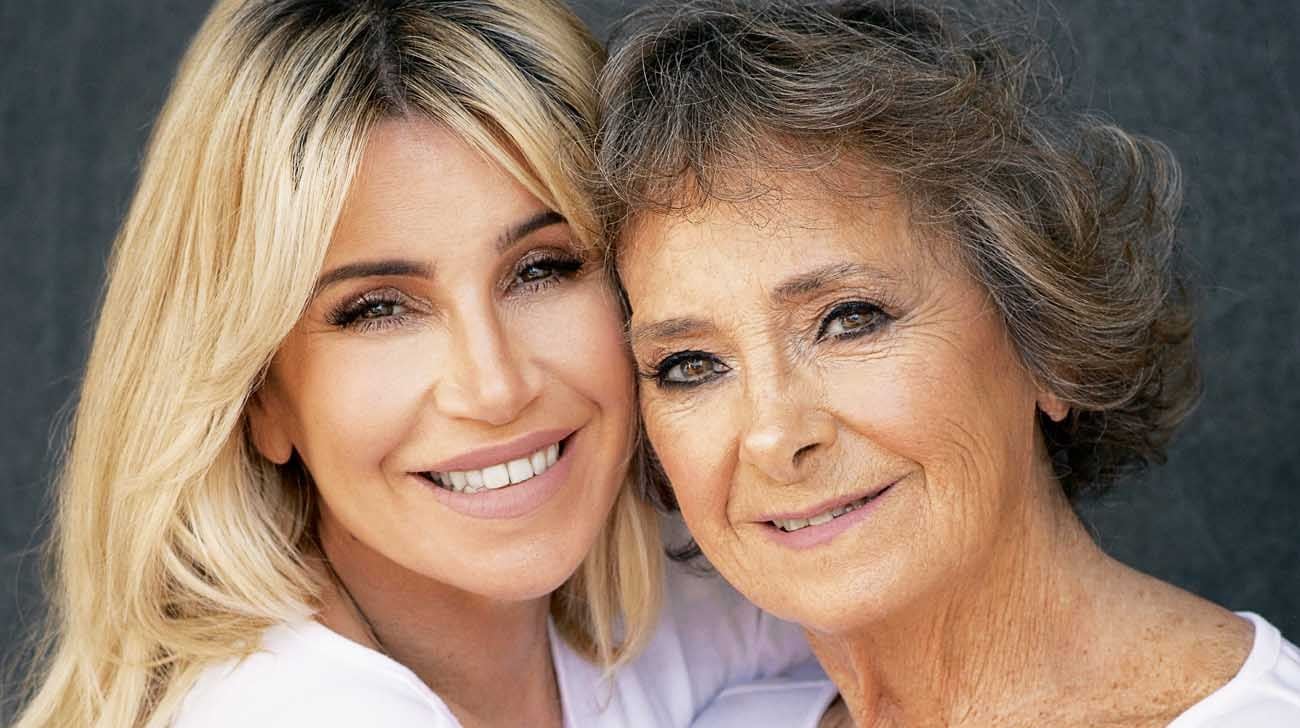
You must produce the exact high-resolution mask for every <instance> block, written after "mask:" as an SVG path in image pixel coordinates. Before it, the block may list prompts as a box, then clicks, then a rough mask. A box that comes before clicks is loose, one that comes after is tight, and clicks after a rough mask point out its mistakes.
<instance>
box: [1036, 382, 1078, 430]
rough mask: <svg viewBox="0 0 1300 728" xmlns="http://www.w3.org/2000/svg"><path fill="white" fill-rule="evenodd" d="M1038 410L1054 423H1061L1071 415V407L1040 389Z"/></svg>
mask: <svg viewBox="0 0 1300 728" xmlns="http://www.w3.org/2000/svg"><path fill="white" fill-rule="evenodd" d="M1037 404H1038V409H1039V411H1040V412H1042V413H1043V414H1045V415H1047V417H1048V418H1049V419H1050V420H1051V421H1052V422H1060V421H1061V420H1063V419H1065V416H1066V415H1068V414H1070V407H1069V405H1067V404H1066V403H1065V402H1062V401H1061V398H1060V397H1058V396H1056V395H1055V394H1052V393H1051V392H1049V391H1047V390H1045V389H1040V390H1038V401H1037Z"/></svg>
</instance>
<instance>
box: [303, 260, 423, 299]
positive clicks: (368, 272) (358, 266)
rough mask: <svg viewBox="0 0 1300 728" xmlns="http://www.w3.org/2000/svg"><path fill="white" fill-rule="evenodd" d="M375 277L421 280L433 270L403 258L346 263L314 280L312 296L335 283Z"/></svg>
mask: <svg viewBox="0 0 1300 728" xmlns="http://www.w3.org/2000/svg"><path fill="white" fill-rule="evenodd" d="M376 276H418V277H421V278H431V277H432V276H433V269H432V268H431V267H429V266H428V265H427V264H425V263H421V262H419V261H415V260H406V259H403V258H387V259H384V260H363V261H358V262H356V263H348V264H347V265H341V266H339V267H337V268H334V269H332V270H330V271H329V272H327V273H324V274H323V275H321V277H320V278H317V279H316V288H315V289H314V290H313V291H312V296H313V297H314V296H316V295H317V294H319V293H320V292H321V291H323V290H325V289H326V288H329V287H330V286H332V285H334V284H335V283H339V282H341V281H346V280H351V279H353V278H373V277H376Z"/></svg>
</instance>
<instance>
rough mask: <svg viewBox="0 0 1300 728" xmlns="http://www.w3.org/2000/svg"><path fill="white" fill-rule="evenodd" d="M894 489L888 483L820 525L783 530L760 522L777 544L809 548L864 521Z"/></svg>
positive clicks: (892, 485)
mask: <svg viewBox="0 0 1300 728" xmlns="http://www.w3.org/2000/svg"><path fill="white" fill-rule="evenodd" d="M893 489H894V484H890V485H888V486H886V487H885V488H884V490H881V491H880V492H879V493H877V494H876V496H875V497H874V498H872V499H871V500H869V501H867V502H866V503H863V504H862V505H861V506H859V507H857V508H854V509H853V510H851V511H849V512H848V513H845V514H844V515H842V516H839V517H837V518H832V519H831V520H830V521H828V522H826V523H823V524H821V525H820V526H804V527H803V528H801V529H799V530H798V531H783V530H781V529H779V528H777V527H776V526H773V525H772V524H771V523H767V524H762V525H763V527H764V528H766V529H767V532H768V535H769V536H771V538H772V540H773V541H776V542H777V543H778V544H780V545H782V546H785V547H787V548H792V549H810V548H814V547H816V546H821V545H822V544H824V543H826V542H827V541H830V540H831V539H833V538H835V537H836V536H838V535H840V534H841V533H844V532H845V531H847V530H848V529H850V528H853V527H854V526H856V525H857V524H859V523H861V522H863V521H865V520H866V519H867V517H868V516H870V515H871V513H872V511H874V510H876V505H877V504H878V503H880V501H882V500H884V498H885V496H887V495H889V492H890V491H891V490H893Z"/></svg>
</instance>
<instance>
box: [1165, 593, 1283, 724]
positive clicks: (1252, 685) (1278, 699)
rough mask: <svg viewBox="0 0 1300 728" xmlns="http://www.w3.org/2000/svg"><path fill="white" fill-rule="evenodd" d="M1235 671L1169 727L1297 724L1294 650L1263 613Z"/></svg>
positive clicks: (1247, 615) (1252, 618)
mask: <svg viewBox="0 0 1300 728" xmlns="http://www.w3.org/2000/svg"><path fill="white" fill-rule="evenodd" d="M1239 614H1240V615H1241V616H1242V617H1244V618H1246V619H1247V620H1249V621H1250V622H1251V623H1253V624H1254V626H1255V639H1254V645H1253V646H1252V648H1251V651H1250V654H1249V655H1248V656H1247V657H1246V661H1245V663H1244V664H1243V665H1242V666H1241V669H1240V670H1239V671H1238V673H1237V675H1236V676H1235V677H1233V678H1232V679H1231V680H1229V681H1228V682H1227V683H1226V684H1224V685H1223V686H1222V687H1220V688H1219V689H1218V690H1216V691H1214V692H1213V693H1211V694H1210V695H1208V696H1206V698H1205V699H1203V700H1201V701H1200V702H1199V703H1197V704H1196V705H1193V706H1192V707H1191V708H1190V709H1188V710H1187V711H1186V712H1184V713H1183V714H1182V715H1180V716H1179V717H1178V718H1177V719H1176V720H1175V721H1174V722H1173V723H1171V724H1170V726H1169V728H1232V727H1235V726H1251V727H1252V728H1289V727H1291V726H1297V725H1300V649H1297V648H1296V646H1295V645H1294V644H1292V643H1291V642H1289V641H1287V640H1286V639H1285V638H1284V637H1282V635H1281V633H1280V632H1278V630H1277V628H1276V627H1274V626H1273V625H1272V624H1269V623H1268V622H1267V621H1266V620H1265V619H1264V618H1263V617H1260V616H1259V615H1256V614H1251V613H1248V612H1240V613H1239Z"/></svg>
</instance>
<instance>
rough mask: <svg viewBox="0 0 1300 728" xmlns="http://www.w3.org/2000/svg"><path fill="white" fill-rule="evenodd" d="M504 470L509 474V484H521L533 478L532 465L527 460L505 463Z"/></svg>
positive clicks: (521, 459)
mask: <svg viewBox="0 0 1300 728" xmlns="http://www.w3.org/2000/svg"><path fill="white" fill-rule="evenodd" d="M506 470H507V471H508V472H509V473H510V482H511V483H522V482H524V481H525V480H528V479H529V478H531V477H533V464H532V463H531V462H529V461H528V458H520V459H518V460H511V461H510V462H508V463H506Z"/></svg>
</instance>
